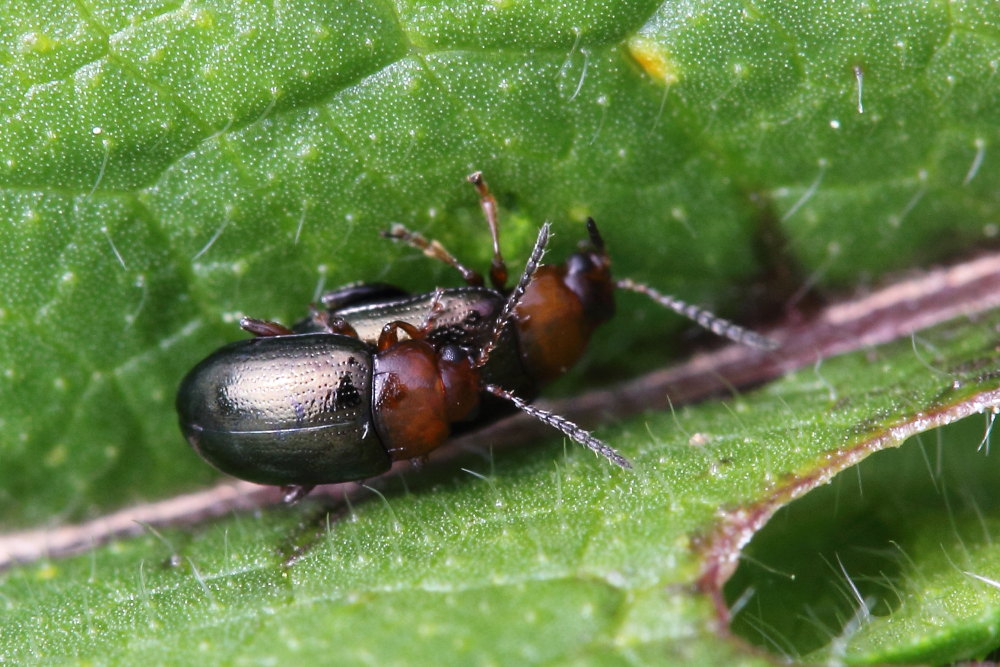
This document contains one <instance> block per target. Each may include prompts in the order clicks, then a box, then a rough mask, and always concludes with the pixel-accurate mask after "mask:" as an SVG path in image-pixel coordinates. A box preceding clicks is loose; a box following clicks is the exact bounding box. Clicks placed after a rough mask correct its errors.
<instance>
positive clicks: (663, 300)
mask: <svg viewBox="0 0 1000 667" xmlns="http://www.w3.org/2000/svg"><path fill="white" fill-rule="evenodd" d="M615 287H618V288H619V289H624V290H629V291H631V292H638V293H639V294H645V295H646V296H648V297H649V298H650V299H652V300H653V301H655V302H657V303H658V304H660V305H661V306H663V307H665V308H669V309H670V310H672V311H674V312H676V313H680V314H681V315H683V316H684V317H686V318H688V319H690V320H693V321H695V322H697V323H698V324H699V325H700V326H701V327H703V328H705V329H708V330H709V331H711V332H712V333H714V334H718V335H719V336H723V337H725V338H728V339H729V340H731V341H733V342H735V343H740V344H741V345H749V346H750V347H756V348H758V349H761V350H774V349H777V347H778V342H777V341H776V340H773V339H771V338H768V337H767V336H762V335H760V334H759V333H755V332H753V331H750V330H749V329H744V328H743V327H741V326H739V325H738V324H733V323H732V322H730V321H729V320H725V319H723V318H721V317H719V316H717V315H713V314H712V313H710V312H708V311H707V310H705V309H704V308H699V307H698V306H692V305H691V304H689V303H685V302H683V301H681V300H680V299H677V298H675V297H672V296H670V295H669V294H663V293H661V292H658V291H656V290H655V289H653V288H652V287H650V286H649V285H643V284H642V283H637V282H635V281H634V280H631V279H629V278H623V279H622V280H619V281H617V282H615Z"/></svg>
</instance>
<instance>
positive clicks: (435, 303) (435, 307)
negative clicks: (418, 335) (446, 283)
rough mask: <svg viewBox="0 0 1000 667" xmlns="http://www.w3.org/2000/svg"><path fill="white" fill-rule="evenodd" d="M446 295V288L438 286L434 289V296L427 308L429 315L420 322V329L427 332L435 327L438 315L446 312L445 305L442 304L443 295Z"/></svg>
mask: <svg viewBox="0 0 1000 667" xmlns="http://www.w3.org/2000/svg"><path fill="white" fill-rule="evenodd" d="M443 296H444V288H442V287H438V288H437V289H435V290H434V298H433V299H431V305H430V307H429V308H428V309H427V315H426V316H425V317H424V321H423V322H421V323H420V330H421V331H424V332H427V331H430V330H431V329H433V328H434V323H435V322H437V319H438V317H440V316H441V314H442V313H444V312H445V307H444V306H443V305H442V304H441V297H443Z"/></svg>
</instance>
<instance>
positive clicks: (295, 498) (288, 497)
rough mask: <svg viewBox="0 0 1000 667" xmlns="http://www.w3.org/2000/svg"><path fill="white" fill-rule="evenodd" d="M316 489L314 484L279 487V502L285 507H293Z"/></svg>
mask: <svg viewBox="0 0 1000 667" xmlns="http://www.w3.org/2000/svg"><path fill="white" fill-rule="evenodd" d="M315 488H316V485H315V484H289V485H288V486H283V487H281V500H282V502H284V503H285V504H286V505H295V504H296V503H298V502H299V501H300V500H302V499H303V498H305V497H306V496H308V495H309V492H310V491H312V490H313V489H315Z"/></svg>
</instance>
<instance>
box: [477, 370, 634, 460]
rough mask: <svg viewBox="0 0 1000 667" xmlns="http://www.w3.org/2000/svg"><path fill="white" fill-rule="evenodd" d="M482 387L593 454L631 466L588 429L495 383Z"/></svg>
mask: <svg viewBox="0 0 1000 667" xmlns="http://www.w3.org/2000/svg"><path fill="white" fill-rule="evenodd" d="M483 389H484V390H485V391H488V392H490V393H491V394H493V395H494V396H498V397H500V398H502V399H505V400H508V401H510V402H511V403H513V404H514V405H515V406H516V407H517V409H519V410H520V411H521V412H524V413H526V414H528V415H531V416H532V417H534V418H535V419H537V420H538V421H540V422H542V423H543V424H547V425H549V426H551V427H552V428H554V429H557V430H559V431H560V432H562V434H563V435H565V436H566V437H567V438H569V439H570V440H572V441H574V442H578V443H580V444H581V445H583V446H584V447H586V448H587V449H589V450H591V451H592V452H594V453H595V454H600V455H601V456H603V457H604V458H606V459H608V460H609V461H611V462H612V463H615V464H617V465H620V466H621V467H622V468H631V467H632V464H631V463H630V462H629V460H628V459H627V458H625V457H624V456H622V455H621V454H619V453H618V452H617V451H615V450H614V448H612V447H611V446H610V445H608V444H606V443H605V442H603V441H601V440H598V439H597V438H595V437H594V436H592V435H591V434H590V432H589V431H585V430H584V429H582V428H580V427H579V426H577V425H576V424H574V423H573V422H571V421H570V420H568V419H566V418H565V417H560V416H559V415H557V414H555V413H552V412H549V411H548V410H542V409H541V408H536V407H535V406H533V405H531V404H530V403H528V402H527V401H525V400H524V399H523V398H520V397H518V396H517V395H515V394H514V393H513V392H509V391H507V390H506V389H504V388H503V387H498V386H497V385H495V384H487V385H483Z"/></svg>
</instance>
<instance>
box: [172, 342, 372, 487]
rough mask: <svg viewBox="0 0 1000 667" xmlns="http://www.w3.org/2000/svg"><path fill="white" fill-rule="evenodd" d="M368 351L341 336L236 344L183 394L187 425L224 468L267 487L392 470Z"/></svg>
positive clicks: (195, 443)
mask: <svg viewBox="0 0 1000 667" xmlns="http://www.w3.org/2000/svg"><path fill="white" fill-rule="evenodd" d="M371 386H372V357H371V351H370V348H369V347H368V346H367V345H365V344H364V343H362V342H361V341H358V340H356V339H354V338H350V337H348V336H340V335H336V334H303V335H298V336H281V337H274V338H254V339H249V340H242V341H237V342H235V343H231V344H229V345H226V346H224V347H222V348H220V349H219V350H218V351H216V352H215V353H214V354H212V355H211V356H210V357H208V358H207V359H205V360H204V361H203V362H201V363H200V364H198V365H197V366H196V367H195V368H194V369H193V370H192V371H191V372H190V373H188V375H187V377H185V378H184V381H183V382H182V383H181V387H180V391H179V392H178V395H177V410H178V412H179V413H180V422H181V429H182V430H183V431H184V435H185V436H186V437H187V439H188V442H190V443H191V446H192V447H194V448H195V450H196V451H197V452H198V453H199V454H201V456H202V457H203V458H204V459H205V460H207V461H208V462H209V463H211V464H212V465H214V466H215V467H216V468H218V469H219V470H222V471H223V472H226V473H228V474H230V475H233V476H235V477H239V478H241V479H248V480H251V481H255V482H260V483H263V484H278V485H290V484H298V485H306V484H323V483H330V482H342V481H348V480H356V479H363V478H365V477H371V476H373V475H377V474H379V473H381V472H384V471H385V470H387V469H388V468H389V465H390V460H389V455H388V453H387V452H386V450H385V447H383V446H382V443H381V442H380V440H379V439H378V436H377V434H376V433H375V429H374V428H373V427H372V419H371Z"/></svg>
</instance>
